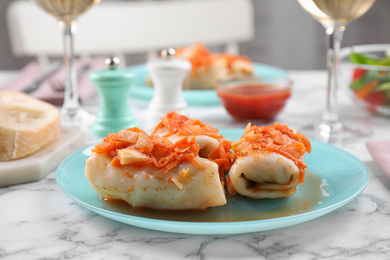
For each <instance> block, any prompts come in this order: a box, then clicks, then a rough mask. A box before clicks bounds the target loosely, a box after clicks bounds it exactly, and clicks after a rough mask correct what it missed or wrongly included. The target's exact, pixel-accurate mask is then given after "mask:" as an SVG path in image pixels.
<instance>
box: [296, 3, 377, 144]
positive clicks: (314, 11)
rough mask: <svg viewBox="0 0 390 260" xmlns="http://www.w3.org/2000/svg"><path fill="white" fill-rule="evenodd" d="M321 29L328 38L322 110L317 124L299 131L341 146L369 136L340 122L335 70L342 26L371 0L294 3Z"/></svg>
mask: <svg viewBox="0 0 390 260" xmlns="http://www.w3.org/2000/svg"><path fill="white" fill-rule="evenodd" d="M298 2H299V4H300V5H301V6H302V7H303V9H304V10H305V11H307V12H308V13H310V14H311V15H312V16H313V17H314V18H315V19H316V20H317V21H319V22H320V23H321V24H322V25H323V26H324V28H325V31H326V35H327V38H328V44H329V46H328V52H327V70H328V81H327V92H326V107H325V111H324V112H323V113H322V117H321V121H320V122H319V123H316V124H313V125H309V126H306V127H304V128H303V129H301V131H302V132H303V133H304V134H306V135H308V136H310V137H313V138H316V139H318V140H321V141H324V142H328V143H342V142H345V141H351V140H355V139H356V138H362V137H366V136H369V135H370V134H371V130H370V129H369V128H364V127H359V128H355V127H353V126H350V125H347V124H345V123H342V122H341V121H340V118H339V115H338V112H337V68H338V62H339V51H340V47H341V42H342V38H343V34H344V31H345V28H346V25H347V24H348V23H349V22H351V21H352V20H354V19H357V18H359V17H360V16H362V15H363V14H364V13H366V12H367V11H368V10H369V9H370V8H371V6H372V5H373V4H374V3H375V0H298Z"/></svg>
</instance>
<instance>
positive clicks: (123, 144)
mask: <svg viewBox="0 0 390 260" xmlns="http://www.w3.org/2000/svg"><path fill="white" fill-rule="evenodd" d="M134 133H137V135H138V136H142V138H145V139H147V142H150V143H152V144H153V145H152V146H151V147H153V148H152V149H143V148H137V146H136V145H137V141H136V140H135V141H134V140H133V139H134V138H131V140H132V141H131V142H130V141H129V140H127V139H126V140H124V138H123V137H124V136H125V137H129V136H133V134H134ZM127 148H132V149H135V150H137V151H139V152H141V153H143V154H145V155H147V156H149V158H150V159H149V160H145V161H141V162H140V161H138V162H133V163H130V164H126V165H131V166H133V167H143V166H145V165H148V164H153V165H154V166H155V167H157V168H159V169H160V171H161V172H163V173H167V172H168V171H169V170H171V169H172V168H174V167H176V166H177V165H179V164H180V163H181V162H183V161H188V162H190V163H192V164H193V165H194V166H195V167H198V168H199V167H201V164H200V163H199V162H198V161H197V160H196V159H195V158H196V157H197V156H198V153H199V145H198V144H197V143H196V142H195V138H183V139H181V140H179V141H177V142H175V143H172V142H171V141H169V140H168V139H165V138H162V137H160V136H149V135H148V134H147V133H145V132H144V131H142V130H140V129H139V128H129V129H124V130H121V131H119V132H118V133H116V134H114V133H110V134H109V135H108V136H107V137H105V138H104V139H103V142H102V143H100V144H97V145H95V147H94V148H93V149H92V152H93V153H96V154H105V155H107V156H109V157H110V158H111V164H112V166H114V167H121V166H123V165H122V164H121V163H120V161H119V157H118V151H119V150H121V149H127Z"/></svg>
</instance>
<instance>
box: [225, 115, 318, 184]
mask: <svg viewBox="0 0 390 260" xmlns="http://www.w3.org/2000/svg"><path fill="white" fill-rule="evenodd" d="M232 148H233V151H234V155H235V158H238V157H240V156H245V155H247V154H248V152H250V151H251V150H258V149H262V150H266V151H269V152H274V153H278V154H280V155H282V156H284V157H286V158H287V159H289V160H291V161H293V162H294V164H295V165H296V166H297V167H298V169H299V183H302V182H303V181H304V176H305V169H306V168H307V166H306V164H304V162H303V161H302V159H301V158H302V157H303V155H304V154H305V153H306V152H310V151H311V145H310V141H309V139H307V138H306V137H305V136H304V135H302V134H301V133H299V132H298V131H294V130H293V129H292V128H290V127H288V126H287V125H282V124H279V123H277V122H276V123H275V124H273V125H270V126H263V127H259V126H251V125H250V124H248V125H247V127H246V128H245V131H244V135H243V136H242V137H241V138H240V140H239V141H237V142H235V143H233V144H232Z"/></svg>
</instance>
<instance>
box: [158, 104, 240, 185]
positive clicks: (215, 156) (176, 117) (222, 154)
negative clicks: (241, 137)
mask: <svg viewBox="0 0 390 260" xmlns="http://www.w3.org/2000/svg"><path fill="white" fill-rule="evenodd" d="M162 128H166V129H167V130H168V133H167V134H166V135H164V137H169V136H171V135H173V134H177V135H178V136H183V137H195V136H197V135H206V136H209V137H212V138H215V139H216V140H218V142H219V146H218V148H217V149H215V150H214V151H212V152H211V153H210V154H209V155H208V159H209V160H211V161H213V162H215V163H217V164H218V167H219V172H220V178H221V180H223V179H224V176H225V175H226V173H225V170H229V169H230V167H231V165H232V161H233V153H232V151H231V143H232V142H231V141H228V140H226V139H225V137H224V136H222V135H220V134H219V130H218V129H216V128H213V127H212V126H210V125H207V124H205V123H203V122H202V121H200V120H196V119H190V118H188V117H186V116H184V115H181V114H178V113H176V112H169V113H167V114H166V117H164V118H162V119H161V121H160V123H159V124H158V125H157V126H156V128H155V129H154V131H153V133H152V135H154V134H156V133H157V132H158V131H159V130H160V129H162Z"/></svg>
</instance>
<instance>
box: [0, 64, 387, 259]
mask: <svg viewBox="0 0 390 260" xmlns="http://www.w3.org/2000/svg"><path fill="white" fill-rule="evenodd" d="M289 74H290V75H291V77H292V79H293V80H294V92H293V97H292V98H291V100H290V101H289V102H288V105H287V106H286V108H285V109H284V111H283V113H282V114H280V116H279V117H278V118H277V121H279V122H281V123H285V124H289V125H291V126H293V127H295V128H298V129H299V128H300V127H301V126H303V125H304V124H307V122H308V121H312V120H315V119H317V118H319V115H320V113H321V111H322V108H323V107H324V100H323V97H324V95H325V89H324V82H325V72H323V71H290V72H289ZM7 75H8V73H3V74H0V76H1V77H3V76H4V77H5V78H4V77H3V79H2V80H0V83H5V81H6V79H9V78H10V77H8V78H6V76H7ZM87 105H88V108H89V109H90V110H91V111H96V110H97V106H96V103H95V102H93V100H92V101H91V102H89V103H87ZM146 106H147V103H146V102H141V101H137V100H132V109H133V112H134V114H135V115H136V117H137V119H138V120H139V123H140V124H141V126H142V122H143V121H142V119H143V113H144V112H145V108H146ZM339 110H340V111H341V113H340V114H341V117H342V118H343V120H344V121H350V122H352V123H355V124H357V125H359V124H369V125H371V126H372V127H373V129H374V136H373V137H372V138H371V140H386V139H389V133H390V118H384V117H379V116H375V115H372V114H370V113H368V112H366V111H364V110H362V109H359V108H356V107H354V106H353V105H352V103H351V102H350V101H349V100H348V98H347V97H345V96H341V97H340V99H339ZM190 113H191V114H190V116H192V117H196V118H198V119H201V120H202V121H204V122H206V123H209V124H212V125H213V126H215V127H243V126H244V125H243V124H242V123H241V124H240V123H237V122H234V121H233V120H232V119H231V118H230V117H229V115H228V114H227V113H226V112H225V110H224V109H223V108H221V107H211V108H210V107H208V108H199V107H198V108H196V107H192V108H191V109H190ZM93 141H94V140H93V139H91V138H87V139H86V144H87V143H91V142H93ZM342 149H345V150H346V151H348V152H350V153H352V154H353V155H355V156H356V157H358V158H359V159H360V160H362V161H363V162H364V163H365V165H366V166H367V167H368V169H369V171H370V182H369V184H368V186H367V188H366V189H365V190H364V191H363V192H362V193H361V194H360V195H359V196H358V197H357V198H356V199H354V200H352V201H351V202H350V203H348V204H347V205H345V206H343V207H341V208H340V209H338V210H336V211H334V212H332V213H330V214H327V215H325V216H323V217H320V218H317V219H315V220H312V221H309V222H305V223H303V224H299V225H295V226H291V227H287V228H282V229H276V230H271V231H264V232H258V233H250V234H242V235H210V236H206V235H184V234H173V233H164V232H158V231H153V230H146V229H141V228H137V227H133V226H130V225H126V224H122V223H119V222H115V221H113V220H110V219H107V218H105V217H102V216H100V215H97V214H95V213H93V212H91V211H89V210H87V209H85V208H83V207H81V206H79V205H78V204H77V203H75V202H74V201H73V200H71V199H70V198H69V197H67V196H66V195H65V194H64V193H63V192H62V191H61V190H60V189H59V187H58V186H57V184H56V180H55V176H56V173H55V172H52V173H50V174H49V175H48V176H47V177H46V178H44V179H42V180H41V181H39V182H33V183H28V184H22V185H16V186H10V187H5V188H0V259H3V260H9V259H156V260H159V259H169V260H174V259H199V260H211V259H390V180H389V179H387V178H386V177H385V176H384V174H383V173H382V172H381V170H380V169H379V168H378V166H377V165H376V164H375V163H374V162H373V160H372V158H371V156H370V154H369V153H368V152H367V149H366V147H365V144H364V142H361V143H352V144H348V145H345V146H342Z"/></svg>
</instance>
